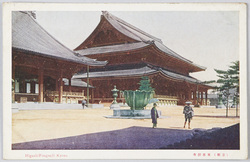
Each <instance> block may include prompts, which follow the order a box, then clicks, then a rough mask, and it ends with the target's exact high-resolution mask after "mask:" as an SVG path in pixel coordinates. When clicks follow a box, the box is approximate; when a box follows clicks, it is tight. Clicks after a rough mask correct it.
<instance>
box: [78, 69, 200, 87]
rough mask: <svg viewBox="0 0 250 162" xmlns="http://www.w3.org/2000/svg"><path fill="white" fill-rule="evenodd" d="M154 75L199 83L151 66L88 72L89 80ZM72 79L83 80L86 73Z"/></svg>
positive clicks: (190, 78)
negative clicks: (159, 74) (158, 74)
mask: <svg viewBox="0 0 250 162" xmlns="http://www.w3.org/2000/svg"><path fill="white" fill-rule="evenodd" d="M155 73H161V74H163V75H164V76H166V77H168V78H171V79H175V80H180V81H187V82H191V83H200V81H199V80H197V79H195V78H193V77H191V76H185V75H181V74H177V73H174V72H171V71H168V70H165V69H162V68H158V67H153V66H152V65H145V66H144V67H139V68H134V69H124V70H109V71H97V72H90V73H89V78H101V77H128V76H142V75H145V74H147V75H150V74H155ZM73 78H74V79H84V78H87V73H83V74H76V75H74V76H73Z"/></svg>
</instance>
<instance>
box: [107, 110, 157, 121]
mask: <svg viewBox="0 0 250 162" xmlns="http://www.w3.org/2000/svg"><path fill="white" fill-rule="evenodd" d="M158 115H159V117H161V111H158ZM107 118H120V119H132V118H133V119H150V118H151V110H130V109H114V110H113V116H107Z"/></svg>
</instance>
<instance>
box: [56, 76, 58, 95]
mask: <svg viewBox="0 0 250 162" xmlns="http://www.w3.org/2000/svg"><path fill="white" fill-rule="evenodd" d="M58 82H59V78H56V91H57V92H58V90H59V85H58Z"/></svg>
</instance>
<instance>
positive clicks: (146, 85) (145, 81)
mask: <svg viewBox="0 0 250 162" xmlns="http://www.w3.org/2000/svg"><path fill="white" fill-rule="evenodd" d="M138 84H139V85H140V87H139V90H144V91H154V88H152V87H151V83H150V79H149V78H148V77H147V76H143V77H142V78H141V80H140V82H139V83H138Z"/></svg>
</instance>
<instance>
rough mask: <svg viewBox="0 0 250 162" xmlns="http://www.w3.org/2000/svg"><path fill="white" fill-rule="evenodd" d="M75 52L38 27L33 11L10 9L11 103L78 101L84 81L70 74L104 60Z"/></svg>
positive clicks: (82, 94) (103, 62) (82, 95)
mask: <svg viewBox="0 0 250 162" xmlns="http://www.w3.org/2000/svg"><path fill="white" fill-rule="evenodd" d="M77 55H78V54H77V53H76V52H74V51H72V50H70V49H68V48H67V47H66V46H64V45H63V44H61V43H60V42H59V41H57V40H56V39H55V38H54V37H53V36H51V35H50V34H49V33H48V32H47V31H46V30H45V29H44V28H43V27H41V26H40V25H39V24H38V23H37V21H36V19H35V13H34V12H28V11H15V12H12V81H13V102H59V103H78V101H79V100H82V99H83V98H84V92H83V91H84V87H86V83H83V82H82V81H79V80H78V81H77V80H72V79H71V78H72V76H73V75H74V74H75V73H76V72H78V71H79V70H81V69H86V68H87V67H89V66H103V65H106V64H107V62H106V61H96V60H95V59H91V58H87V57H84V56H83V57H78V56H77ZM92 88H93V87H92Z"/></svg>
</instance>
